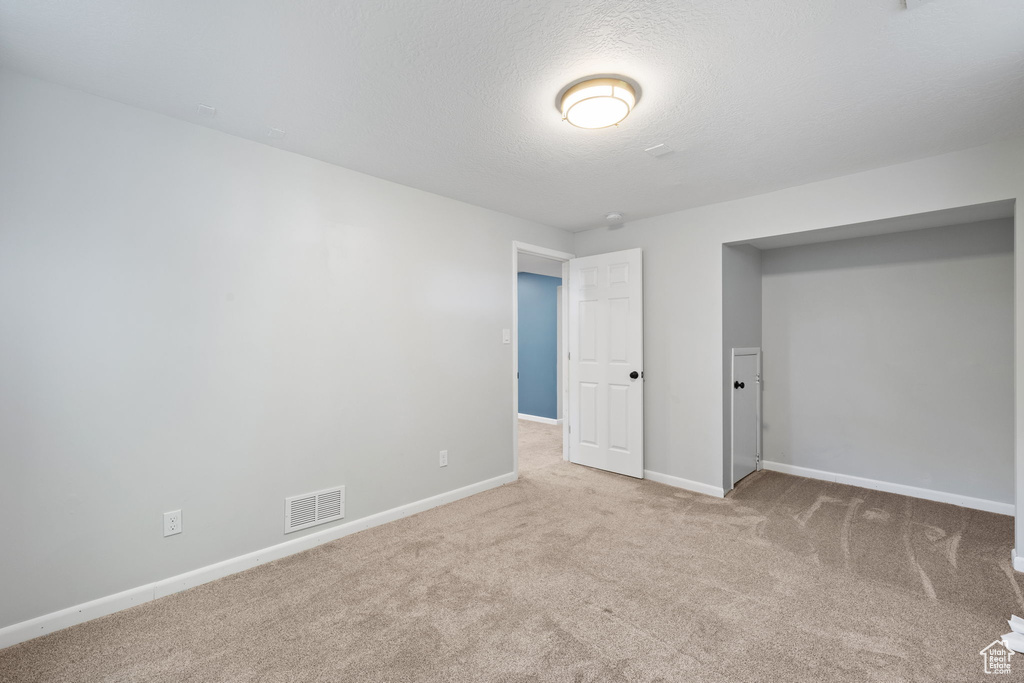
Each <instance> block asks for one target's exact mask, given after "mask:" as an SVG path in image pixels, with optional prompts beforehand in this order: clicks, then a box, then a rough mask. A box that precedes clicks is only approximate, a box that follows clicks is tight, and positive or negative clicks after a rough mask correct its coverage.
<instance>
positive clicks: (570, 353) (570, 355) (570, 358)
mask: <svg viewBox="0 0 1024 683" xmlns="http://www.w3.org/2000/svg"><path fill="white" fill-rule="evenodd" d="M569 360H572V351H570V352H569Z"/></svg>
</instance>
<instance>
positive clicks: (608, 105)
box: [558, 77, 638, 129]
mask: <svg viewBox="0 0 1024 683" xmlns="http://www.w3.org/2000/svg"><path fill="white" fill-rule="evenodd" d="M637 99H638V98H637V88H636V87H635V86H634V85H633V84H631V83H627V82H626V81H625V80H623V79H622V78H619V77H591V78H588V79H586V80H583V81H580V82H579V83H576V84H573V85H570V86H569V87H568V88H566V90H565V92H563V93H562V94H561V96H560V97H559V98H558V110H559V111H560V112H562V119H563V120H564V121H568V122H569V123H571V124H572V125H574V126H576V127H577V128H591V129H593V128H608V127H609V126H615V125H618V124H619V123H620V122H621V121H622V120H623V119H624V118H626V117H627V116H629V112H631V111H633V107H634V106H636V102H637Z"/></svg>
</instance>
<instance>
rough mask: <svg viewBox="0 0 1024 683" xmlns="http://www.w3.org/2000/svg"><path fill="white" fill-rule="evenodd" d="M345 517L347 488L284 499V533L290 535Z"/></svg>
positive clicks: (336, 488) (342, 487) (339, 487)
mask: <svg viewBox="0 0 1024 683" xmlns="http://www.w3.org/2000/svg"><path fill="white" fill-rule="evenodd" d="M344 516H345V487H344V486H336V487H334V488H333V489H324V490H323V491H315V492H313V493H304V494H302V495H301V496H292V497H291V498H285V499H284V532H285V533H286V534H290V533H291V532H293V531H298V530H299V529H306V528H309V527H311V526H316V525H317V524H325V523H327V522H333V521H334V520H336V519H341V518H343V517H344Z"/></svg>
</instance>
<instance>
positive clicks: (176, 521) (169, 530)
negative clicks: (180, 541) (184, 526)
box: [164, 510, 181, 536]
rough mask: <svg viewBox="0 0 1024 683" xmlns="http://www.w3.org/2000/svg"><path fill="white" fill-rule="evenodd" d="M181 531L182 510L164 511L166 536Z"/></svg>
mask: <svg viewBox="0 0 1024 683" xmlns="http://www.w3.org/2000/svg"><path fill="white" fill-rule="evenodd" d="M180 533H181V510H174V511H172V512H165V513H164V536H173V535H175V534H180Z"/></svg>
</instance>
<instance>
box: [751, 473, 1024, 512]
mask: <svg viewBox="0 0 1024 683" xmlns="http://www.w3.org/2000/svg"><path fill="white" fill-rule="evenodd" d="M763 465H764V469H766V470H772V471H774V472H782V473H783V474H795V475H796V476H798V477H810V478H811V479H823V480H825V481H834V482H836V483H837V484H847V485H849V486H859V487H861V488H864V489H874V490H876V491H886V492H887V493H898V494H900V495H903V496H910V497H911V498H923V499H925V500H933V501H935V502H937V503H950V504H952V505H959V506H960V507H965V508H973V509H975V510H984V511H985V512H995V513H997V514H1000V515H1010V516H1013V514H1014V510H1015V508H1014V505H1013V503H999V502H996V501H994V500H985V499H984V498H972V497H971V496H962V495H960V494H959V493H946V492H945V491H933V490H932V489H923V488H919V487H917V486H907V485H905V484H893V483H891V482H888V481H878V480H877V479H865V478H864V477H854V476H851V475H848V474H837V473H836V472H825V471H824V470H815V469H811V468H810V467H798V466H796V465H788V464H786V463H782V462H772V461H770V460H765V461H764V463H763Z"/></svg>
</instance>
